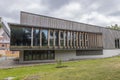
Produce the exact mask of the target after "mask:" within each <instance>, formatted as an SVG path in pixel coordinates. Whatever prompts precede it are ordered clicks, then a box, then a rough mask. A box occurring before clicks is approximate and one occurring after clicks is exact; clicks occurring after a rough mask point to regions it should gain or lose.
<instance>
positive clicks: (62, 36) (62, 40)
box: [60, 31, 64, 46]
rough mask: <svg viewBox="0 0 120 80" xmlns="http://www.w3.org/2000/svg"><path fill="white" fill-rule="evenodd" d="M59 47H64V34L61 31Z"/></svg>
mask: <svg viewBox="0 0 120 80" xmlns="http://www.w3.org/2000/svg"><path fill="white" fill-rule="evenodd" d="M60 45H61V46H63V45H64V33H63V32H62V31H61V32H60Z"/></svg>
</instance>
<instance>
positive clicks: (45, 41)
mask: <svg viewBox="0 0 120 80" xmlns="http://www.w3.org/2000/svg"><path fill="white" fill-rule="evenodd" d="M41 31H42V46H47V45H48V30H46V29H44V30H41Z"/></svg>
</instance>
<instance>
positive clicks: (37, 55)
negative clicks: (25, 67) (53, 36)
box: [24, 50, 55, 61]
mask: <svg viewBox="0 0 120 80" xmlns="http://www.w3.org/2000/svg"><path fill="white" fill-rule="evenodd" d="M53 59H55V53H54V51H53V50H49V51H47V50H26V51H24V60H25V61H31V60H53Z"/></svg>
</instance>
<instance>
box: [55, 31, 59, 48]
mask: <svg viewBox="0 0 120 80" xmlns="http://www.w3.org/2000/svg"><path fill="white" fill-rule="evenodd" d="M58 45H59V31H55V46H58Z"/></svg>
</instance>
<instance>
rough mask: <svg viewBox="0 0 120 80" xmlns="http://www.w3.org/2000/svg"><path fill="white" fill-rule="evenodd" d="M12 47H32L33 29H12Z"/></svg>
mask: <svg viewBox="0 0 120 80" xmlns="http://www.w3.org/2000/svg"><path fill="white" fill-rule="evenodd" d="M11 45H14V46H30V45H31V28H26V27H24V28H23V27H12V28H11Z"/></svg>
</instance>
